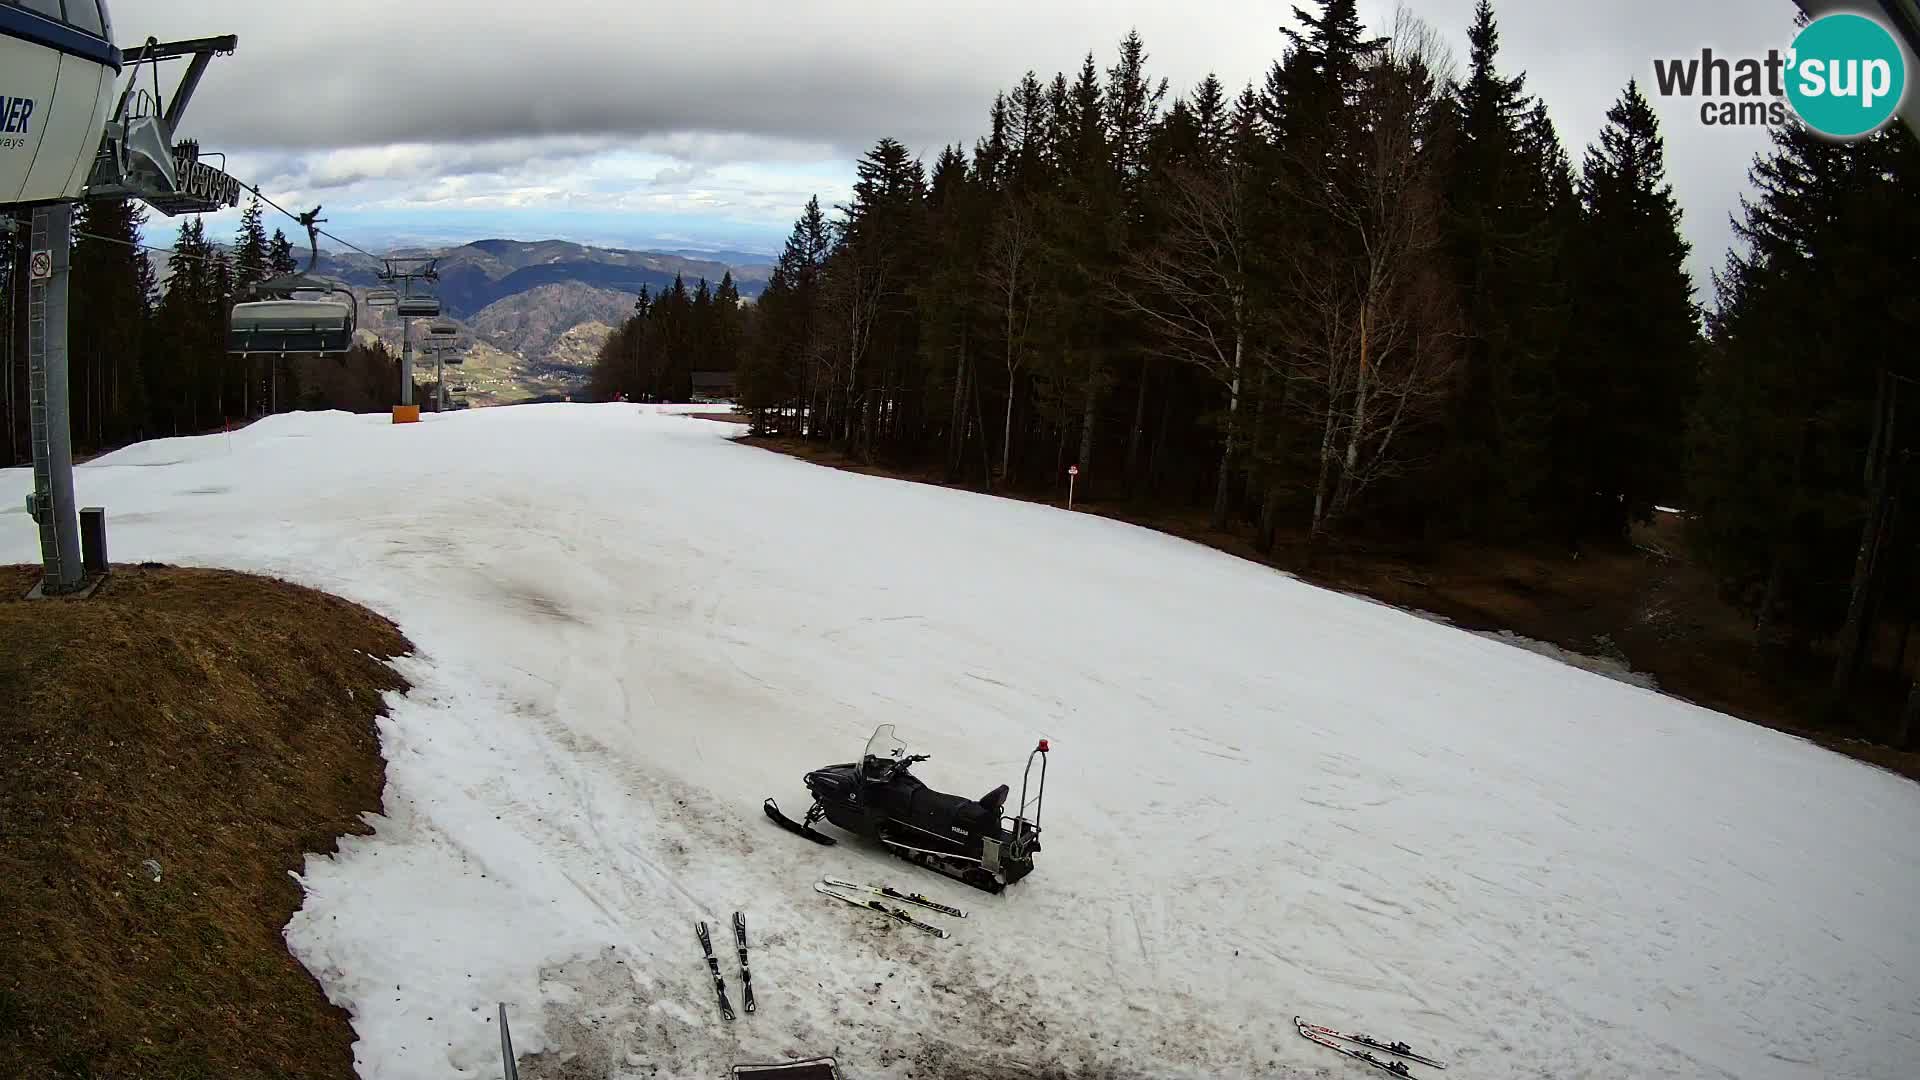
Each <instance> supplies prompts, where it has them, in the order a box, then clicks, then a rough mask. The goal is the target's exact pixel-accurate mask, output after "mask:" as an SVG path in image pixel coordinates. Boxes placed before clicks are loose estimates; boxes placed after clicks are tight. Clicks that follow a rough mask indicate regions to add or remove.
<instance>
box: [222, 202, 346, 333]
mask: <svg viewBox="0 0 1920 1080" xmlns="http://www.w3.org/2000/svg"><path fill="white" fill-rule="evenodd" d="M319 213H320V208H319V207H314V208H313V210H312V211H310V212H308V213H305V214H301V215H300V223H301V224H302V225H305V226H306V227H307V241H308V244H309V246H310V247H311V248H312V255H311V257H310V258H308V260H307V272H306V273H300V274H282V275H280V276H278V277H271V278H267V279H266V280H265V281H261V282H259V283H257V284H255V285H254V286H253V295H254V296H256V297H259V298H260V299H257V300H253V301H249V302H247V303H244V304H235V305H233V321H232V325H231V326H230V328H229V329H228V331H227V351H228V352H230V353H234V354H236V355H239V356H250V355H253V354H255V353H270V354H275V355H282V356H284V355H286V354H287V353H314V354H319V355H333V354H338V353H343V352H346V351H347V350H348V349H350V348H352V347H353V334H354V330H355V327H356V319H355V316H354V298H353V290H351V289H348V288H347V287H346V286H344V285H341V284H340V283H338V282H335V281H328V280H327V279H325V278H316V277H311V276H309V275H310V274H311V273H312V271H313V266H314V263H316V262H318V261H319V258H320V244H319V240H318V238H317V234H318V232H319V223H320V222H321V221H324V220H326V219H325V218H321V217H319V216H318V215H319ZM314 293H322V294H326V295H327V296H328V297H330V298H329V299H306V300H302V299H300V298H299V294H307V295H309V296H311V295H312V294H314ZM331 297H342V298H344V299H331Z"/></svg>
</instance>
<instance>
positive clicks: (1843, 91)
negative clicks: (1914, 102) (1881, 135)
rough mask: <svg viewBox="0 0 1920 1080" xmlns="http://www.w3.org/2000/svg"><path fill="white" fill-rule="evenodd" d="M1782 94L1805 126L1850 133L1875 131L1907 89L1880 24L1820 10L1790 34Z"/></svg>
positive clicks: (1843, 135)
mask: <svg viewBox="0 0 1920 1080" xmlns="http://www.w3.org/2000/svg"><path fill="white" fill-rule="evenodd" d="M1787 65H1788V68H1787V100H1788V101H1789V102H1790V103H1792V105H1793V111H1794V112H1796V113H1799V114H1800V119H1802V120H1804V121H1806V122H1807V126H1808V127H1811V128H1813V129H1814V130H1815V131H1818V132H1820V133H1821V134H1823V135H1831V136H1833V137H1835V138H1839V139H1851V138H1854V137H1856V136H1859V135H1866V134H1868V133H1870V132H1873V131H1877V130H1878V129H1879V127H1880V125H1882V124H1884V123H1886V122H1887V118H1888V117H1890V116H1892V115H1893V110H1895V109H1897V108H1899V107H1900V99H1901V97H1902V96H1904V95H1905V93H1906V90H1907V70H1906V69H1907V61H1906V57H1905V56H1903V55H1902V54H1901V52H1900V46H1899V45H1898V44H1897V43H1895V41H1894V40H1893V35H1892V34H1890V33H1888V32H1887V29H1886V27H1884V26H1881V25H1880V24H1879V23H1877V22H1874V21H1873V20H1872V19H1869V18H1867V17H1866V16H1864V15H1853V14H1846V13H1842V14H1835V15H1823V16H1821V17H1820V18H1818V19H1815V20H1813V21H1812V22H1810V23H1808V24H1807V25H1806V27H1805V28H1804V29H1802V30H1801V31H1800V34H1799V36H1798V37H1795V38H1794V39H1793V51H1792V53H1791V54H1790V59H1789V60H1788V61H1787Z"/></svg>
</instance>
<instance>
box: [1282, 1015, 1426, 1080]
mask: <svg viewBox="0 0 1920 1080" xmlns="http://www.w3.org/2000/svg"><path fill="white" fill-rule="evenodd" d="M1293 1026H1294V1030H1296V1031H1298V1032H1299V1033H1300V1037H1301V1038H1303V1039H1307V1040H1309V1041H1311V1042H1316V1043H1319V1044H1320V1045H1321V1046H1324V1047H1326V1048H1327V1049H1329V1050H1332V1051H1333V1052H1334V1053H1336V1054H1345V1055H1346V1056H1348V1057H1350V1058H1352V1059H1353V1060H1355V1061H1362V1062H1365V1063H1366V1064H1368V1065H1371V1066H1373V1067H1374V1068H1376V1069H1379V1070H1380V1071H1381V1072H1384V1073H1387V1074H1388V1075H1391V1076H1399V1077H1403V1078H1406V1080H1412V1078H1413V1072H1412V1071H1411V1070H1410V1069H1408V1067H1407V1063H1406V1062H1404V1061H1388V1060H1386V1059H1385V1058H1377V1057H1374V1056H1373V1055H1372V1054H1371V1053H1369V1052H1368V1051H1365V1050H1355V1049H1354V1048H1353V1047H1351V1046H1342V1045H1340V1043H1339V1041H1338V1040H1336V1039H1334V1038H1333V1037H1331V1036H1328V1035H1322V1034H1320V1033H1319V1032H1318V1031H1316V1030H1315V1029H1314V1027H1313V1025H1311V1024H1308V1023H1305V1022H1303V1021H1302V1020H1301V1019H1300V1018H1299V1017H1297V1016H1296V1017H1294V1019H1293Z"/></svg>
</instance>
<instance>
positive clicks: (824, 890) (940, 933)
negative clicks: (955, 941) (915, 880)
mask: <svg viewBox="0 0 1920 1080" xmlns="http://www.w3.org/2000/svg"><path fill="white" fill-rule="evenodd" d="M813 891H814V892H817V893H819V894H820V895H821V896H831V897H833V898H834V899H835V900H838V901H840V902H841V903H843V904H852V905H853V906H854V907H857V908H866V909H867V910H869V911H877V912H879V913H880V914H882V915H885V916H886V917H887V918H889V919H892V920H894V921H895V922H902V923H905V924H907V925H908V926H911V927H913V928H914V929H915V930H919V931H921V932H923V933H928V934H932V935H933V936H934V937H937V938H945V937H951V936H952V935H950V934H948V933H947V931H946V930H944V929H942V928H941V927H938V926H935V925H933V924H932V923H923V922H921V921H920V920H919V919H916V918H914V917H913V916H911V915H909V914H907V913H906V912H904V911H902V910H900V909H899V908H890V907H888V906H887V905H885V904H883V903H881V902H880V901H878V900H861V899H858V898H856V897H852V896H848V895H847V894H845V893H842V892H836V891H835V890H833V889H832V888H830V887H828V885H827V883H826V882H824V881H816V882H814V883H813Z"/></svg>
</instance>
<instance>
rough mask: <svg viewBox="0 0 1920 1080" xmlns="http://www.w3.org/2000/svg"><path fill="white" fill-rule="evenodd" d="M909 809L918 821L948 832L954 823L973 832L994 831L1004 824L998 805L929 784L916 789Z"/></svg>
mask: <svg viewBox="0 0 1920 1080" xmlns="http://www.w3.org/2000/svg"><path fill="white" fill-rule="evenodd" d="M908 812H909V814H910V815H911V817H912V819H913V821H914V823H915V824H917V825H919V826H920V827H922V828H925V829H931V830H932V831H934V832H945V831H946V830H947V829H949V828H951V827H954V826H958V827H959V828H962V829H965V830H966V831H968V832H970V833H977V832H990V831H992V830H993V829H994V828H995V827H996V826H998V825H999V824H1000V811H998V810H997V809H991V808H989V807H987V806H985V805H983V804H981V803H977V802H974V801H973V800H972V799H969V798H966V797H965V796H961V795H948V794H947V793H946V792H944V791H935V790H933V789H932V788H930V787H925V786H922V787H918V788H915V789H914V792H913V797H912V801H911V802H910V803H909V810H908Z"/></svg>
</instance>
